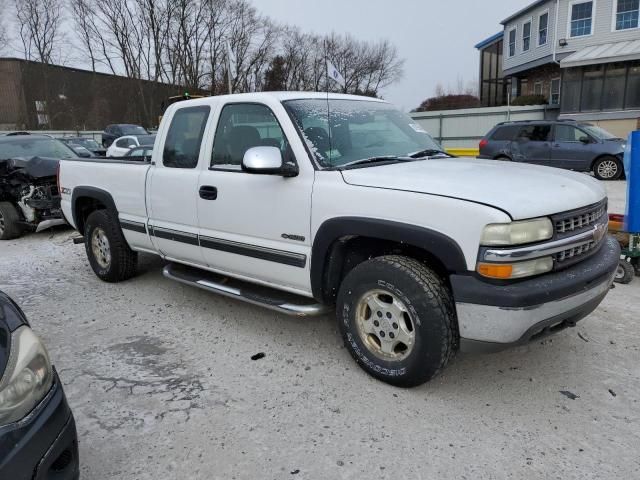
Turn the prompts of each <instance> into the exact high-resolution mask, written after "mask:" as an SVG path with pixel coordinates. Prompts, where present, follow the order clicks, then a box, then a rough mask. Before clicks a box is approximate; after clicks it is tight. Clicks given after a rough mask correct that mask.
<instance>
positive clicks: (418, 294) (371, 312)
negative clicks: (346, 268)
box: [336, 256, 458, 387]
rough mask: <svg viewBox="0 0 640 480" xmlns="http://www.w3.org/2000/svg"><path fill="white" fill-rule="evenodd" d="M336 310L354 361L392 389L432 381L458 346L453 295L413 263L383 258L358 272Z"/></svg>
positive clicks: (345, 286) (352, 274) (344, 288)
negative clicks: (392, 386) (392, 387)
mask: <svg viewBox="0 0 640 480" xmlns="http://www.w3.org/2000/svg"><path fill="white" fill-rule="evenodd" d="M336 311H337V316H338V323H339V327H340V331H341V333H342V336H343V339H344V341H345V344H346V346H347V348H348V349H349V351H350V353H351V355H352V356H353V358H354V359H355V360H356V362H357V363H358V364H359V365H360V366H361V367H362V368H363V369H364V370H365V371H366V372H367V373H369V374H370V375H372V376H374V377H375V378H377V379H379V380H382V381H384V382H386V383H389V384H391V385H395V386H399V387H414V386H417V385H420V384H422V383H425V382H427V381H429V380H431V379H432V378H433V377H435V376H436V375H438V373H440V371H441V370H442V369H443V368H444V367H445V366H446V365H447V363H448V362H449V360H450V359H451V358H452V357H453V355H454V354H455V351H456V349H457V346H458V326H457V319H456V315H455V308H454V304H453V298H452V295H451V292H450V291H449V289H448V287H447V286H446V284H445V283H444V281H443V280H442V279H441V278H440V277H439V276H438V275H437V274H436V273H435V272H433V271H432V270H431V269H429V268H428V267H426V266H425V265H423V264H422V263H420V262H418V261H417V260H415V259H412V258H408V257H402V256H386V257H379V258H374V259H372V260H368V261H366V262H364V263H362V264H360V265H358V266H357V267H355V268H354V269H353V270H352V271H351V272H349V274H348V275H347V276H346V278H345V279H344V281H343V282H342V285H341V286H340V292H339V294H338V301H337V310H336Z"/></svg>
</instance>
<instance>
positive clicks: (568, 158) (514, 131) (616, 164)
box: [478, 121, 626, 180]
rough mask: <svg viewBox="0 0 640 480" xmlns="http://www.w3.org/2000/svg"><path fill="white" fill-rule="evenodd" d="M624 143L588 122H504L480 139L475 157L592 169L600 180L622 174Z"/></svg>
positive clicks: (585, 169) (614, 177)
mask: <svg viewBox="0 0 640 480" xmlns="http://www.w3.org/2000/svg"><path fill="white" fill-rule="evenodd" d="M625 144H626V141H625V140H624V139H622V138H618V137H616V136H615V135H613V134H611V133H609V132H607V131H606V130H603V129H602V128H600V127H597V126H595V125H591V124H589V123H578V122H575V121H525V122H504V123H499V124H498V125H496V126H495V127H494V128H493V129H492V130H491V131H490V132H489V133H488V134H487V136H486V137H485V138H483V139H482V141H481V142H480V156H479V157H478V158H482V159H493V160H508V161H513V162H522V163H532V164H535V165H546V166H549V167H557V168H564V169H567V170H575V171H578V172H593V174H594V175H595V177H596V178H598V179H599V180H617V179H619V178H621V177H622V176H623V175H624V169H623V166H622V158H623V155H624V149H625V146H626V145H625Z"/></svg>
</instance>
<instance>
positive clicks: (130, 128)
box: [120, 125, 149, 136]
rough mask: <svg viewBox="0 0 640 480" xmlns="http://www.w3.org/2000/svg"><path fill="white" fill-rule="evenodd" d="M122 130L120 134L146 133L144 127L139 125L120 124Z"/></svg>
mask: <svg viewBox="0 0 640 480" xmlns="http://www.w3.org/2000/svg"><path fill="white" fill-rule="evenodd" d="M120 129H121V130H122V135H123V136H124V135H146V134H147V133H149V132H147V131H146V130H145V129H144V128H142V127H139V126H138V125H122V126H121V127H120Z"/></svg>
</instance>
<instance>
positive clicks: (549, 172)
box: [58, 92, 620, 387]
mask: <svg viewBox="0 0 640 480" xmlns="http://www.w3.org/2000/svg"><path fill="white" fill-rule="evenodd" d="M151 160H152V161H151V162H150V163H141V162H135V161H131V162H127V161H119V162H113V161H108V160H107V161H101V160H95V161H91V162H86V161H82V160H63V161H61V162H60V170H59V179H58V180H59V185H60V191H61V195H62V202H61V204H62V210H63V212H64V215H65V217H66V218H67V220H68V221H69V223H71V224H72V225H73V226H74V227H75V228H76V229H77V230H78V231H79V232H80V234H82V235H83V237H84V242H85V248H86V252H87V255H88V258H89V263H90V264H91V267H92V268H93V270H94V272H95V273H96V275H97V276H98V277H99V278H101V279H102V280H104V281H107V282H118V281H122V280H126V279H128V278H131V277H132V276H134V275H135V272H136V264H137V258H138V257H137V255H138V252H147V253H153V254H156V255H160V256H161V257H162V258H164V259H165V260H166V261H167V262H170V263H169V265H167V267H165V270H164V274H165V276H166V277H168V278H170V279H172V280H176V281H179V282H182V283H185V284H188V285H193V286H195V287H198V288H202V289H206V290H208V291H211V292H215V293H218V294H221V295H226V296H229V297H233V298H237V299H239V300H244V301H247V302H250V303H253V304H258V305H261V306H264V307H267V308H270V309H273V310H276V311H279V312H283V313H288V314H293V315H298V316H308V315H320V314H326V313H327V312H328V311H330V310H331V309H334V308H335V310H336V312H337V318H338V325H339V328H340V332H341V334H342V337H343V339H344V342H345V345H346V346H347V348H348V350H349V351H350V353H351V354H352V356H353V357H354V358H355V360H356V361H357V363H358V364H360V366H361V367H362V368H363V369H364V370H366V371H367V372H368V373H369V374H371V375H373V376H375V377H376V378H379V379H381V380H383V381H386V382H388V383H391V384H393V385H398V386H404V387H407V386H414V385H418V384H420V383H423V382H425V381H428V380H429V379H431V378H433V377H434V376H435V375H437V374H438V373H439V372H440V371H441V370H442V369H443V368H444V367H445V365H446V364H447V363H448V362H449V360H450V359H451V358H452V356H453V355H454V353H455V352H456V351H457V350H459V349H460V350H463V351H495V350H500V349H504V348H507V347H510V346H513V345H519V344H522V343H525V342H528V341H530V340H533V339H538V338H540V337H541V336H543V335H547V334H550V333H554V332H557V331H559V330H561V329H563V328H565V327H571V326H575V324H576V322H577V321H579V320H581V319H582V318H584V317H585V316H587V315H588V314H589V313H591V312H592V311H593V310H594V309H595V308H596V307H597V306H598V305H599V303H600V302H601V301H602V300H603V299H604V297H605V295H606V294H607V292H608V291H609V288H610V286H611V283H612V281H613V277H614V275H615V272H616V269H617V265H618V260H619V257H620V247H619V246H618V243H617V242H616V241H615V240H613V239H612V238H611V237H608V236H607V235H606V232H607V223H608V218H607V198H606V194H605V189H604V187H603V186H602V185H601V184H600V182H599V181H597V180H595V179H593V178H590V177H587V176H586V175H583V174H579V173H573V172H568V171H563V170H558V169H554V168H548V167H540V166H534V165H525V164H512V163H511V162H495V161H483V160H476V159H465V158H452V157H451V156H450V155H447V154H446V153H444V152H442V150H441V148H440V146H439V145H438V144H437V143H436V142H435V141H434V140H433V139H432V138H431V137H430V136H429V135H428V134H427V133H426V132H425V131H424V130H423V129H422V128H421V127H420V126H419V125H417V124H416V123H415V122H414V121H413V120H412V119H411V118H409V117H408V116H407V115H405V114H404V113H402V112H400V111H398V110H396V109H395V108H394V107H393V106H391V105H390V104H388V103H386V102H384V101H381V100H377V99H371V98H365V97H357V96H347V95H333V94H332V95H329V96H328V97H327V95H326V94H317V93H304V92H303V93H295V92H287V93H271V92H270V93H266V92H265V93H255V94H242V95H228V96H217V97H209V98H203V99H198V100H190V101H184V102H180V103H177V104H174V105H172V106H170V107H169V108H168V109H167V111H166V113H165V115H164V117H163V119H162V123H161V125H160V130H159V132H158V141H157V143H156V145H155V147H154V150H153V154H152V159H151Z"/></svg>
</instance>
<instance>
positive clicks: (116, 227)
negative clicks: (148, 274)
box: [84, 210, 138, 283]
mask: <svg viewBox="0 0 640 480" xmlns="http://www.w3.org/2000/svg"><path fill="white" fill-rule="evenodd" d="M98 228H99V229H102V231H103V232H104V234H105V236H106V239H107V242H108V246H109V250H110V254H111V261H110V262H109V265H108V266H107V267H103V266H101V265H100V262H99V261H98V259H97V258H96V256H95V255H94V253H93V250H92V244H91V241H92V240H91V239H92V236H93V233H94V231H95V230H96V229H98ZM84 246H85V250H86V252H87V258H88V259H89V263H90V264H91V268H92V269H93V271H94V272H95V274H96V275H97V276H98V278H99V279H100V280H103V281H105V282H110V283H115V282H122V281H124V280H128V279H130V278H131V277H133V276H134V275H135V274H136V269H137V266H138V254H137V252H134V251H133V250H131V248H129V245H128V244H127V241H126V240H125V238H124V235H123V234H122V230H121V228H120V223H119V222H118V219H117V218H116V217H115V215H113V214H111V213H109V212H108V211H107V210H96V211H95V212H93V213H91V214H90V215H89V218H87V221H86V224H85V231H84Z"/></svg>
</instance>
